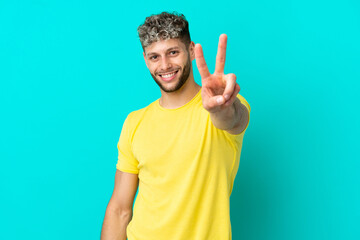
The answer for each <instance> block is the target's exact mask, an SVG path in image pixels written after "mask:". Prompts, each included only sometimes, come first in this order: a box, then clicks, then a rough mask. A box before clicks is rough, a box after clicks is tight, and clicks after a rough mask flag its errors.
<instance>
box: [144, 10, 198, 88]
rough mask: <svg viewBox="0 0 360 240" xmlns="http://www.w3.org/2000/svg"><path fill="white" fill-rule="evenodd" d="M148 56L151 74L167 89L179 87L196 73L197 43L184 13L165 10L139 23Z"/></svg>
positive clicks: (146, 56)
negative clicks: (191, 36)
mask: <svg viewBox="0 0 360 240" xmlns="http://www.w3.org/2000/svg"><path fill="white" fill-rule="evenodd" d="M138 34H139V37H140V42H141V45H142V47H143V50H144V53H143V54H144V59H145V62H146V65H147V67H148V68H149V70H150V74H151V76H152V77H153V78H154V80H155V82H156V83H157V84H158V85H159V87H160V88H161V89H162V90H163V91H165V92H174V91H177V90H179V89H180V88H181V87H182V86H183V85H184V84H185V83H186V81H187V80H188V78H189V76H191V77H192V65H191V61H192V60H193V59H194V58H195V54H194V47H195V44H194V43H193V42H192V41H191V39H190V33H189V24H188V22H187V20H186V19H185V17H184V15H182V14H175V13H174V14H170V13H166V12H163V13H161V14H158V15H152V16H150V17H147V18H146V20H145V22H144V24H142V25H140V26H139V27H138Z"/></svg>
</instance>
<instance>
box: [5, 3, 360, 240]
mask: <svg viewBox="0 0 360 240" xmlns="http://www.w3.org/2000/svg"><path fill="white" fill-rule="evenodd" d="M174 10H176V11H178V12H180V13H183V14H184V15H185V16H186V17H187V19H188V21H189V23H190V32H191V37H192V40H193V41H194V42H195V43H201V44H202V46H203V49H204V54H205V59H206V61H207V64H208V66H209V69H210V71H211V72H212V71H213V70H214V63H215V56H216V51H217V43H218V38H219V35H220V34H221V33H226V34H227V35H228V46H227V59H226V66H225V72H226V73H235V74H236V75H237V82H238V83H239V85H240V87H241V90H240V94H241V95H243V96H244V97H245V98H246V99H247V101H248V102H249V104H250V105H251V110H252V111H251V116H250V125H249V127H248V129H247V132H246V134H245V137H244V144H243V149H242V155H241V162H240V167H239V171H238V174H237V177H236V180H235V184H234V189H233V193H232V195H231V222H232V228H233V239H234V240H241V239H246V240H289V239H294V240H297V239H299V240H300V239H301V240H303V239H326V240H328V239H330V240H333V239H354V240H355V239H360V230H359V224H360V204H359V203H360V176H359V174H360V164H359V161H360V156H359V140H358V136H359V133H360V131H359V125H360V124H359V123H360V119H359V114H358V111H359V103H360V101H359V100H358V97H359V91H360V88H359V85H360V84H359V82H360V44H359V43H360V4H359V1H357V0H327V1H325V0H317V1H316V0H315V1H314V0H273V1H265V0H255V1H188V0H185V1H165V0H164V1H127V2H121V1H85V0H84V1H79V0H71V1H70V0H62V1H60V0H53V1H50V0H49V1H46V0H32V1H31V0H29V1H25V0H24V1H20V0H17V1H16V0H12V1H10V0H9V1H6V0H1V1H0V84H1V85H0V104H1V118H0V121H1V125H0V130H1V133H0V141H1V142H0V143H1V145H0V146H1V149H0V158H1V168H0V194H1V200H0V201H1V205H0V216H1V218H0V219H1V220H0V221H1V222H0V229H1V236H0V238H1V239H54V240H57V239H88V240H89V239H99V236H100V231H101V225H102V222H103V219H104V214H105V208H106V206H107V203H108V201H109V199H110V196H111V194H112V189H113V186H114V176H115V171H116V166H115V165H116V162H117V149H116V144H117V141H118V138H119V136H120V132H121V127H122V123H123V121H124V119H125V117H126V116H127V114H128V113H129V112H131V111H134V110H137V109H139V108H142V107H145V106H147V105H148V104H149V103H150V102H152V101H154V100H156V99H157V98H159V97H160V91H159V89H158V86H157V85H156V84H155V83H154V81H153V79H152V78H151V76H150V74H149V72H148V69H147V68H146V65H145V63H144V60H143V57H142V49H141V45H140V42H139V39H138V36H137V32H136V29H137V27H138V25H140V24H141V23H142V22H143V21H144V19H145V17H146V16H148V15H151V14H154V13H160V12H161V11H174ZM193 64H194V67H195V70H194V73H195V78H196V81H197V82H198V83H200V78H199V74H198V71H197V69H196V66H195V65H196V64H195V61H194V62H193ZM209 240H210V239H209Z"/></svg>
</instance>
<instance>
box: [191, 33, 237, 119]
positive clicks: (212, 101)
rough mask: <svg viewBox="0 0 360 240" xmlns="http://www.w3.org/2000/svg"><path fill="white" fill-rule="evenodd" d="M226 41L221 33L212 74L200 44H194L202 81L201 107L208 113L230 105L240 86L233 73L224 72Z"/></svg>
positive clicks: (225, 37) (224, 35)
mask: <svg viewBox="0 0 360 240" xmlns="http://www.w3.org/2000/svg"><path fill="white" fill-rule="evenodd" d="M226 43H227V36H226V34H221V35H220V38H219V46H218V52H217V55H216V65H215V72H214V73H213V74H210V72H209V69H208V67H207V65H206V62H205V58H204V54H203V50H202V47H201V45H200V44H196V45H195V59H196V65H197V68H198V70H199V72H200V76H201V83H202V90H201V96H202V102H203V107H204V108H205V109H206V110H207V111H209V112H210V113H215V112H218V111H221V110H223V109H225V108H227V107H229V106H231V105H232V104H233V103H234V101H235V100H236V96H237V94H238V93H239V91H240V86H239V85H238V84H237V83H236V76H235V74H233V73H230V74H226V75H225V74H224V66H225V57H226Z"/></svg>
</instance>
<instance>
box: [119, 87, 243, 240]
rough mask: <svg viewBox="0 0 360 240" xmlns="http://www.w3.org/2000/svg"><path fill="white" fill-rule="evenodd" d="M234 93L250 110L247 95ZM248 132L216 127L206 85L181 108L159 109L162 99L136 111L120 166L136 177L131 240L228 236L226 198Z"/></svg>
mask: <svg viewBox="0 0 360 240" xmlns="http://www.w3.org/2000/svg"><path fill="white" fill-rule="evenodd" d="M237 97H238V98H239V99H240V101H241V102H242V104H244V105H245V106H246V107H247V109H248V111H249V113H250V106H249V104H248V103H247V101H246V100H245V99H244V98H243V97H242V96H241V95H239V94H238V96H237ZM247 126H248V125H247ZM247 126H246V128H247ZM244 133H245V130H244V131H243V132H242V133H240V134H238V135H231V134H229V133H228V132H226V131H223V130H220V129H218V128H216V127H215V126H214V125H213V124H212V122H211V119H210V115H209V112H207V111H206V110H205V109H204V108H203V106H202V99H201V90H200V91H199V92H198V93H197V94H196V96H195V97H194V98H193V99H192V100H191V101H189V102H188V103H186V104H185V105H184V106H182V107H179V108H176V109H166V108H163V107H161V106H160V104H159V99H158V100H156V101H154V102H152V103H151V104H150V105H149V106H147V107H145V108H142V109H140V110H137V111H134V112H131V113H130V114H129V115H128V116H127V118H126V120H125V122H124V125H123V129H122V132H121V135H120V139H119V142H118V145H117V147H118V150H119V151H118V152H119V155H118V156H119V157H118V163H117V165H116V168H117V169H118V170H120V171H123V172H128V173H135V174H138V177H139V189H138V195H137V198H136V201H135V204H134V210H133V217H132V220H131V221H130V223H129V224H128V226H127V237H128V239H129V240H229V239H231V223H230V199H229V198H230V194H231V191H232V188H233V183H234V180H235V176H236V173H237V170H238V167H239V162H240V154H241V147H242V141H243V137H244Z"/></svg>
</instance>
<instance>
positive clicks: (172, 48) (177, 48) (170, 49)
mask: <svg viewBox="0 0 360 240" xmlns="http://www.w3.org/2000/svg"><path fill="white" fill-rule="evenodd" d="M179 49H180V47H171V48H168V49H166V52H169V51H172V50H179ZM153 54H157V53H155V52H149V53H147V54H146V55H148V56H149V55H153Z"/></svg>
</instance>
